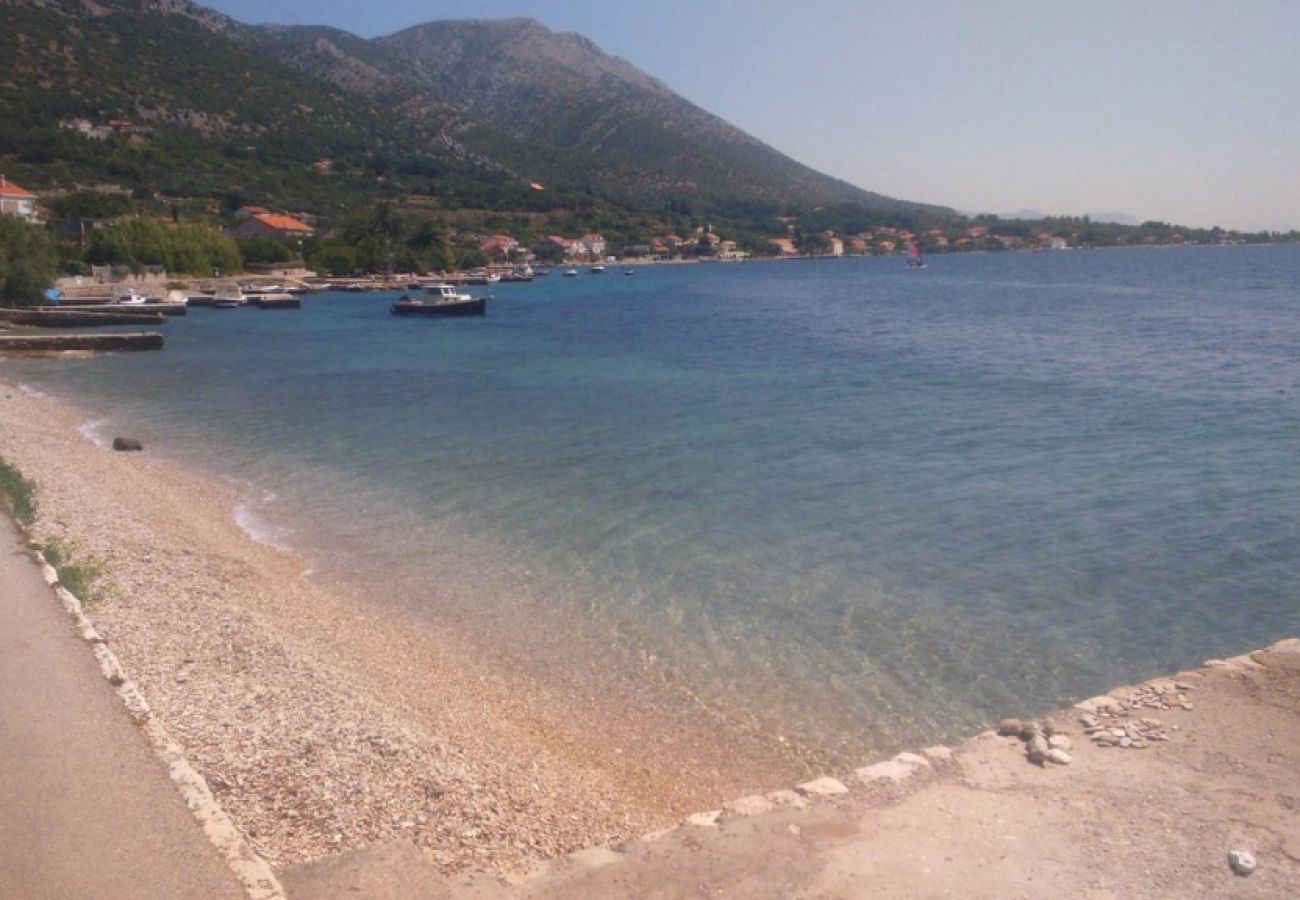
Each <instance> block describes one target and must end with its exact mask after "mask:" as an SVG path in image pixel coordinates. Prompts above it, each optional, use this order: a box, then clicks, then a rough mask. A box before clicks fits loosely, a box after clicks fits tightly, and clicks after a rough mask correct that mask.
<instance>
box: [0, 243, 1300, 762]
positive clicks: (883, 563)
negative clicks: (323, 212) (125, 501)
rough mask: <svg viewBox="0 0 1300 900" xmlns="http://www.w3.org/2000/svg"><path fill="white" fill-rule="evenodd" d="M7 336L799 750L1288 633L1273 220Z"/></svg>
mask: <svg viewBox="0 0 1300 900" xmlns="http://www.w3.org/2000/svg"><path fill="white" fill-rule="evenodd" d="M391 300H392V297H391V296H379V295H333V296H319V297H311V298H307V299H306V300H305V303H304V308H303V309H302V310H301V311H297V312H292V311H258V310H238V311H227V310H208V309H195V310H192V311H191V312H190V315H189V316H188V317H186V318H184V319H179V320H177V321H175V322H173V323H172V324H171V325H169V326H168V330H167V341H168V344H167V349H166V350H165V351H164V352H162V353H155V354H137V355H128V354H123V355H118V356H108V357H101V358H99V359H95V360H88V361H79V362H60V363H51V362H45V361H24V362H21V363H19V362H10V363H6V364H5V365H3V366H2V367H0V375H4V376H6V377H13V378H16V379H18V380H22V381H25V382H27V383H29V384H31V385H33V386H35V387H37V388H39V389H41V390H46V391H49V392H51V393H54V394H55V395H58V396H67V397H70V398H73V399H79V400H81V401H83V402H85V403H87V404H88V405H90V406H92V407H93V408H94V409H96V410H97V411H98V414H99V415H103V416H107V417H108V418H109V423H107V424H105V423H100V424H97V425H96V426H95V428H94V429H93V431H94V433H96V434H100V435H103V434H108V433H109V432H111V431H112V430H113V429H114V428H118V429H119V430H121V431H125V432H130V433H135V434H138V435H139V436H141V437H143V438H144V439H145V440H146V441H147V442H149V443H152V444H154V445H157V446H162V447H163V448H165V449H166V450H168V451H169V452H171V453H173V454H175V455H178V456H181V457H183V458H186V459H189V460H193V461H196V462H199V463H202V464H205V465H208V466H211V467H212V468H213V469H214V470H216V471H218V472H220V473H223V474H225V475H227V476H232V477H238V478H240V479H243V480H245V481H246V482H247V484H248V497H249V502H248V503H247V504H245V505H244V506H242V507H241V517H242V519H243V521H244V524H245V525H246V526H251V527H253V528H257V527H259V523H261V526H260V527H263V528H265V529H266V531H265V534H266V536H267V537H268V538H269V539H272V540H275V541H280V542H286V543H288V544H290V545H292V546H295V547H298V548H300V549H302V550H304V551H305V552H306V553H307V555H308V556H309V557H311V559H312V562H313V567H314V571H315V573H316V576H315V577H319V578H323V579H331V580H341V581H344V582H346V583H349V584H353V585H356V586H358V587H359V588H360V589H361V590H362V592H363V593H365V594H366V596H367V599H369V600H371V601H373V602H377V603H387V604H393V605H394V606H397V605H400V606H401V607H402V608H403V609H404V610H409V609H412V608H414V609H416V610H420V611H421V612H422V613H424V614H427V616H428V617H429V620H430V621H431V622H436V623H439V624H451V625H453V626H465V627H468V628H472V629H478V630H480V631H483V632H487V633H492V634H496V635H500V636H501V637H502V641H503V645H505V646H508V647H509V648H510V653H511V654H513V655H516V656H517V657H518V658H520V659H521V660H522V661H523V662H524V663H525V664H531V665H533V666H535V667H536V668H537V669H539V670H544V669H546V668H549V667H552V666H555V667H571V668H574V669H582V668H584V667H586V670H587V671H588V673H592V672H594V673H596V674H595V675H590V674H589V676H588V677H597V678H598V677H599V673H600V672H601V671H603V670H604V669H605V668H606V667H614V668H616V669H618V670H620V671H622V672H625V673H632V674H633V675H634V676H635V677H637V678H641V679H645V680H648V681H654V682H655V683H657V684H663V685H669V686H672V687H675V688H680V689H682V690H685V691H687V692H689V693H690V694H692V695H694V696H697V697H699V698H702V699H703V700H704V701H706V702H707V703H708V704H709V705H710V706H711V708H713V709H714V710H715V711H716V712H718V713H719V714H720V715H722V716H724V717H725V718H726V719H727V720H728V721H732V722H735V723H737V725H738V727H739V725H740V724H741V723H742V722H744V721H745V720H747V719H748V720H749V721H748V724H749V725H750V726H751V727H752V726H755V725H756V726H758V727H760V728H762V729H763V730H765V731H767V732H770V733H771V734H772V735H777V734H781V735H784V736H787V737H789V738H792V739H795V740H797V741H799V742H801V743H803V744H805V745H807V746H810V747H813V748H815V749H816V751H817V752H819V753H822V754H824V755H825V756H826V757H828V758H831V757H834V756H836V755H838V754H841V753H842V754H844V755H845V756H846V757H851V758H862V755H863V754H864V753H868V752H871V751H884V750H888V749H892V748H894V747H898V746H903V745H906V744H915V743H918V742H922V741H926V740H933V739H939V738H944V737H951V736H954V735H956V734H959V733H961V732H963V731H965V730H968V729H969V728H971V727H973V726H975V725H976V724H978V723H979V722H981V721H984V720H986V719H987V718H989V717H990V716H995V715H1001V714H1010V713H1015V712H1031V711H1034V710H1040V709H1044V708H1048V707H1050V706H1053V705H1056V704H1059V703H1061V702H1063V701H1065V700H1068V699H1070V698H1073V697H1078V696H1082V695H1087V694H1089V693H1094V692H1096V691H1098V690H1101V689H1103V688H1105V687H1107V686H1110V685H1112V684H1114V683H1117V682H1123V681H1125V680H1128V679H1133V678H1137V677H1141V676H1146V675H1152V674H1156V673H1161V672H1166V671H1172V670H1174V669H1177V668H1179V667H1183V666H1186V665H1189V664H1192V663H1195V662H1198V661H1199V660H1201V659H1203V658H1206V657H1210V656H1217V655H1224V654H1230V653H1234V652H1240V651H1241V650H1243V649H1245V648H1249V647H1252V646H1256V645H1259V644H1261V643H1264V642H1268V641H1271V640H1275V639H1277V638H1280V637H1283V636H1286V635H1289V634H1295V633H1298V632H1300V556H1298V554H1297V549H1298V547H1297V538H1298V537H1300V466H1298V465H1297V450H1298V449H1300V406H1298V405H1297V397H1300V393H1298V392H1300V248H1295V247H1261V248H1223V249H1219V248H1213V249H1211V248H1206V249H1183V250H1153V251H1131V252H1090V253H1088V252H1075V253H1043V254H1005V255H986V256H973V255H971V256H951V257H937V258H935V259H933V260H932V261H931V265H930V267H929V268H928V269H926V270H925V271H922V272H912V271H908V270H907V269H906V268H905V267H904V266H903V265H902V263H901V262H900V261H898V260H895V259H869V260H844V261H824V262H816V263H808V262H789V263H765V264H758V263H755V264H747V265H713V266H698V265H697V266H660V267H648V268H644V269H641V270H639V271H638V274H637V275H636V276H634V277H625V276H622V275H621V274H619V273H618V271H617V270H611V272H610V273H609V274H606V275H604V276H602V277H597V276H588V275H583V276H582V277H580V278H577V279H562V278H559V277H552V278H549V279H544V280H539V281H537V282H535V283H534V284H531V285H505V286H501V287H500V288H499V289H497V291H496V299H495V300H494V301H493V303H492V304H491V306H490V311H489V315H488V316H487V317H485V318H484V319H481V320H461V321H452V320H448V321H427V322H424V321H409V320H404V319H395V318H393V317H391V316H389V315H388V314H387V304H388V303H389V302H391Z"/></svg>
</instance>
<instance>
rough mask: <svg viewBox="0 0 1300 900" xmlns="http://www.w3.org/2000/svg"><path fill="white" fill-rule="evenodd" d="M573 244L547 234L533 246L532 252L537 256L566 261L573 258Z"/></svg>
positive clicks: (556, 235) (567, 240) (565, 239)
mask: <svg viewBox="0 0 1300 900" xmlns="http://www.w3.org/2000/svg"><path fill="white" fill-rule="evenodd" d="M574 243H575V242H574V241H571V240H569V239H568V238H566V237H561V236H560V235H558V234H548V235H547V236H546V237H544V238H542V239H541V240H540V241H538V242H537V243H536V244H533V247H532V250H533V253H534V254H535V255H537V256H541V257H552V256H555V257H559V258H560V259H568V258H569V257H571V256H573V252H574V247H573V245H574Z"/></svg>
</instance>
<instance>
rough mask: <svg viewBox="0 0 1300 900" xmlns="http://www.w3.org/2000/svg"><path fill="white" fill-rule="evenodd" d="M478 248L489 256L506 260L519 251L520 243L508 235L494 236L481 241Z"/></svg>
mask: <svg viewBox="0 0 1300 900" xmlns="http://www.w3.org/2000/svg"><path fill="white" fill-rule="evenodd" d="M478 248H479V249H480V250H482V251H483V252H484V253H486V254H487V255H488V256H494V257H500V258H502V259H505V258H506V257H509V256H510V254H512V253H514V252H515V251H516V250H518V249H519V242H518V241H517V240H515V239H514V238H512V237H511V236H510V235H508V234H494V235H491V236H489V237H485V238H483V239H482V240H481V241H479V245H478Z"/></svg>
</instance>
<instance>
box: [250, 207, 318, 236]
mask: <svg viewBox="0 0 1300 900" xmlns="http://www.w3.org/2000/svg"><path fill="white" fill-rule="evenodd" d="M230 233H231V234H232V235H233V236H234V237H237V238H259V237H261V238H273V239H275V240H277V241H291V240H298V239H301V238H307V237H311V236H312V235H313V234H315V233H316V229H314V228H312V227H311V226H310V225H308V224H307V223H305V222H300V221H298V220H297V219H294V218H292V217H290V216H282V215H278V214H276V213H254V214H253V215H251V216H249V217H248V218H247V219H245V220H244V221H243V223H242V224H240V225H238V226H236V227H235V228H234V229H233V230H232V231H231V232H230Z"/></svg>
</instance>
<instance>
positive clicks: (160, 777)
mask: <svg viewBox="0 0 1300 900" xmlns="http://www.w3.org/2000/svg"><path fill="white" fill-rule="evenodd" d="M246 896H247V895H246V894H244V892H243V890H242V889H241V887H240V885H239V883H238V882H237V881H236V879H235V877H234V875H233V874H232V873H231V872H230V870H229V869H228V868H227V867H226V865H225V863H224V862H223V861H222V860H221V858H220V857H219V856H218V854H217V852H216V850H215V849H214V848H213V847H212V845H211V844H209V843H208V841H207V838H206V837H205V836H204V835H203V832H202V831H201V830H200V828H199V826H198V823H197V822H195V820H194V818H193V816H191V815H190V813H189V811H188V810H186V809H185V806H184V804H183V803H182V801H181V798H180V795H179V794H178V793H177V791H176V788H175V787H174V786H173V785H172V783H171V781H170V780H169V779H168V777H167V772H166V770H165V769H164V768H163V765H162V763H161V762H160V761H159V760H158V759H157V758H156V757H155V756H154V755H153V753H152V752H151V751H150V749H149V747H148V744H147V743H146V742H145V739H144V736H143V735H142V734H141V733H140V732H139V730H138V729H137V728H136V727H135V725H134V724H133V723H132V722H131V720H130V719H129V718H128V716H127V713H126V710H125V709H124V708H123V706H122V704H121V701H120V700H119V699H118V698H117V695H116V694H115V693H114V691H113V689H112V687H111V686H110V685H109V683H108V682H107V681H105V680H104V677H103V675H101V674H100V671H99V666H98V664H97V663H96V661H95V658H94V655H93V654H92V652H91V650H90V648H89V647H87V646H86V645H85V643H84V642H83V641H82V640H81V639H80V638H79V637H78V636H77V634H76V632H75V631H74V630H73V627H72V622H71V619H70V618H69V617H68V616H67V614H66V613H65V612H64V611H63V608H62V606H61V605H60V603H59V601H58V599H57V598H56V597H55V596H54V593H53V591H52V590H51V589H50V588H49V586H47V585H46V584H45V582H44V580H43V579H42V578H41V575H40V572H39V570H38V569H37V567H36V565H35V563H34V562H33V560H32V559H31V558H30V557H29V556H28V555H27V554H26V553H25V552H24V551H23V549H22V546H21V545H20V544H19V542H18V539H17V537H16V535H15V533H14V531H13V528H12V526H11V525H10V523H9V522H8V521H7V520H6V519H4V518H3V516H0V900H119V898H121V900H128V898H129V900H152V898H158V900H185V898H201V900H245V898H246Z"/></svg>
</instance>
